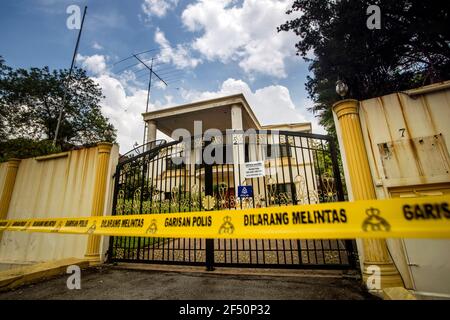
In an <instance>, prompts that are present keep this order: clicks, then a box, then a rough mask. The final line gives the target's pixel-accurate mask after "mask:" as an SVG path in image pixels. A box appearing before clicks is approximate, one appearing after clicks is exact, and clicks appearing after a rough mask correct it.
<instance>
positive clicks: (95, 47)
mask: <svg viewBox="0 0 450 320" xmlns="http://www.w3.org/2000/svg"><path fill="white" fill-rule="evenodd" d="M92 48H93V49H95V50H102V49H103V47H102V46H101V45H100V44H99V43H98V42H96V41H94V43H93V44H92Z"/></svg>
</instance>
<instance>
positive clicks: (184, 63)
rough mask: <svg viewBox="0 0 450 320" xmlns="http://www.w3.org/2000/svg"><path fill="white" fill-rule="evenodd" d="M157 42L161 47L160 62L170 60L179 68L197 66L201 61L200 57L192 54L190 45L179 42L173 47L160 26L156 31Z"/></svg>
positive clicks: (158, 57)
mask: <svg viewBox="0 0 450 320" xmlns="http://www.w3.org/2000/svg"><path fill="white" fill-rule="evenodd" d="M155 42H156V43H157V44H159V46H160V48H161V50H160V52H159V54H158V56H157V59H158V62H163V63H169V62H170V63H172V64H173V65H175V66H176V67H177V68H179V69H184V68H195V67H196V66H197V65H198V64H199V63H201V60H200V59H197V58H194V57H192V56H191V53H190V51H189V48H188V47H186V46H184V45H181V44H178V45H177V46H176V47H172V46H171V45H170V42H169V41H168V40H167V38H166V36H165V35H164V32H162V31H161V30H159V28H157V29H156V32H155Z"/></svg>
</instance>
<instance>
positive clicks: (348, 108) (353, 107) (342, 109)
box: [331, 99, 359, 119]
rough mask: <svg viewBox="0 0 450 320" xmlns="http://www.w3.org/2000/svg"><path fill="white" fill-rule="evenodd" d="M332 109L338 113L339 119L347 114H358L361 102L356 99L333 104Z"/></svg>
mask: <svg viewBox="0 0 450 320" xmlns="http://www.w3.org/2000/svg"><path fill="white" fill-rule="evenodd" d="M331 109H332V110H333V111H334V112H335V113H336V116H337V117H338V119H339V118H340V117H342V116H344V115H346V114H358V113H359V101H358V100H355V99H345V100H340V101H338V102H336V103H335V104H333V106H332V107H331Z"/></svg>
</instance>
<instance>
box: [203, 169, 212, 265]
mask: <svg viewBox="0 0 450 320" xmlns="http://www.w3.org/2000/svg"><path fill="white" fill-rule="evenodd" d="M203 163H204V167H205V196H213V172H212V165H211V164H206V163H205V162H204V160H203ZM206 270H207V271H213V270H214V239H206Z"/></svg>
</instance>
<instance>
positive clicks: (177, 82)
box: [0, 0, 323, 152]
mask: <svg viewBox="0 0 450 320" xmlns="http://www.w3.org/2000/svg"><path fill="white" fill-rule="evenodd" d="M291 2H292V1H291V0H207V1H206V0H205V1H201V0H190V1H187V0H127V1H119V0H109V1H107V0H95V1H77V0H35V1H24V0H15V1H12V0H11V1H1V2H0V24H1V27H0V39H2V40H1V42H0V55H2V56H3V57H4V59H5V60H6V62H7V64H8V65H10V66H12V67H25V68H29V67H43V66H49V67H50V68H68V67H69V66H70V62H71V56H72V52H73V48H74V46H75V41H76V37H77V32H78V30H69V29H68V28H67V26H66V20H67V19H68V18H69V14H68V13H66V9H67V8H68V6H70V5H74V4H75V5H78V6H79V7H80V8H81V10H82V9H83V7H84V6H85V5H87V6H88V11H87V16H86V22H85V27H84V30H83V34H82V38H81V43H80V48H79V56H78V59H77V65H78V66H82V67H84V68H85V69H87V70H88V72H89V75H90V76H91V77H92V78H93V79H94V81H96V82H98V83H99V85H100V86H101V87H102V89H103V93H104V95H105V96H106V98H105V99H104V100H103V101H102V111H103V113H104V114H105V116H107V117H108V118H109V119H110V121H111V122H112V123H113V124H114V125H115V126H116V128H117V129H118V142H119V144H120V146H121V148H120V149H121V152H125V151H127V150H128V149H130V148H131V146H132V144H133V143H134V142H135V141H138V142H140V141H141V140H142V130H143V122H142V117H141V113H142V112H143V111H145V102H146V81H147V76H145V75H144V74H145V72H138V71H139V69H138V67H137V66H136V67H134V68H130V69H129V70H127V71H124V72H120V71H121V70H122V69H124V68H125V67H127V66H129V65H131V64H133V63H134V61H133V60H132V59H130V60H127V61H126V62H122V63H119V64H115V63H116V62H117V61H119V60H121V59H123V58H125V57H128V56H130V55H131V54H132V53H137V52H141V51H145V50H149V49H155V51H153V52H151V54H147V55H142V58H144V59H145V60H147V61H148V60H149V59H150V58H151V57H152V56H155V57H157V59H156V60H155V64H157V66H156V67H155V69H156V70H158V69H159V70H161V71H160V73H161V74H163V78H166V79H170V81H169V86H168V87H164V86H162V85H161V83H158V82H154V86H153V87H152V95H151V106H150V109H156V108H164V107H170V106H174V105H177V104H182V103H186V102H190V101H195V100H201V99H207V98H212V97H215V96H220V95H227V94H232V93H237V92H243V93H244V95H245V96H246V97H247V100H249V102H250V104H251V106H252V108H253V109H254V110H255V113H256V115H257V116H258V118H259V120H260V122H261V123H263V124H274V123H286V122H289V123H293V122H302V121H311V122H313V131H315V132H319V133H322V132H323V129H322V128H320V127H319V126H317V122H316V120H315V119H314V118H313V116H312V115H311V114H310V113H309V112H308V111H306V108H307V107H308V106H311V104H312V103H311V101H310V100H308V99H307V94H306V91H305V89H304V83H305V81H306V76H307V74H308V71H307V64H306V63H305V62H304V61H303V60H302V59H301V58H300V57H298V56H296V55H295V48H294V44H295V41H296V40H297V39H296V37H295V36H294V35H293V34H289V33H277V32H276V27H277V26H278V25H279V24H280V23H282V22H284V21H285V20H287V19H288V18H289V17H288V16H287V15H286V14H285V11H286V9H287V8H288V7H289V4H290V3H291ZM158 64H159V65H158Z"/></svg>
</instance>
